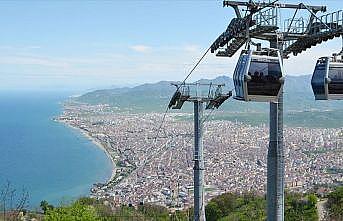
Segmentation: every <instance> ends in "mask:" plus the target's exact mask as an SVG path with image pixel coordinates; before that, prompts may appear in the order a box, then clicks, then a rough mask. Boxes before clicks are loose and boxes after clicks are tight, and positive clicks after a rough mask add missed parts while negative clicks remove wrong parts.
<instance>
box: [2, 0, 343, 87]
mask: <svg viewBox="0 0 343 221" xmlns="http://www.w3.org/2000/svg"><path fill="white" fill-rule="evenodd" d="M281 2H284V1H281ZM288 2H291V3H299V2H297V1H294V0H291V1H288ZM304 3H310V4H316V5H323V4H324V5H327V6H328V11H329V12H330V11H337V10H339V9H343V1H341V0H326V1H321V0H318V1H315V0H312V1H304ZM306 15H308V14H306ZM282 16H283V18H287V17H291V14H290V13H289V12H283V14H282ZM233 17H234V11H233V9H232V8H223V7H222V1H215V0H207V1H205V0H203V1H201V0H200V1H195V0H194V1H191V0H188V1H187V0H185V1H182V0H177V1H167V0H161V1H159V0H150V1H143V0H142V1H139V0H135V1H126V0H125V1H124V0H122V1H121V0H112V1H76V0H73V1H66V0H61V1H57V0H53V1H38V0H35V1H0V33H1V34H0V90H7V89H8V90H20V89H24V90H26V89H40V90H41V89H58V90H68V89H82V90H90V89H95V88H108V87H114V86H132V85H137V84H142V83H149V82H157V81H161V80H171V81H179V80H183V78H184V77H185V76H186V75H187V73H188V72H189V71H190V70H191V68H192V67H193V65H194V64H195V63H196V62H197V60H198V59H199V58H200V57H201V55H202V54H203V53H204V51H205V50H206V49H207V48H208V47H209V46H210V45H211V43H212V42H213V41H214V40H215V39H216V38H217V36H218V35H219V34H221V33H222V32H223V31H224V30H225V29H226V27H227V25H228V23H229V22H230V20H231V19H232V18H233ZM341 41H342V40H341V39H340V38H336V39H334V40H331V41H329V42H326V43H324V44H322V45H321V46H317V47H316V48H313V49H310V50H308V51H306V52H305V53H302V54H300V55H299V56H297V57H292V56H291V58H290V59H287V60H286V61H285V72H286V74H289V75H302V74H311V73H312V71H313V68H314V65H315V61H316V59H317V58H318V57H321V56H325V55H330V54H332V53H334V52H338V51H340V49H341V47H342V44H341ZM238 54H239V53H237V54H236V55H235V56H234V57H232V58H219V57H215V55H214V54H208V55H207V56H206V57H205V60H204V62H202V63H201V64H200V66H199V68H198V69H197V70H196V71H195V72H194V74H192V76H191V78H190V81H193V80H197V79H201V78H215V77H217V76H220V75H229V76H232V73H233V70H234V68H235V64H236V62H237V59H238Z"/></svg>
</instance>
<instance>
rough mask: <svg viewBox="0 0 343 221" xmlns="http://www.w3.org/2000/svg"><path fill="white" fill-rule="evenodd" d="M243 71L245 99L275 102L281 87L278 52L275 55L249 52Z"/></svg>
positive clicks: (281, 78) (281, 69)
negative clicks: (245, 68)
mask: <svg viewBox="0 0 343 221" xmlns="http://www.w3.org/2000/svg"><path fill="white" fill-rule="evenodd" d="M247 67H248V68H247V70H246V72H245V76H246V80H245V81H244V82H245V87H244V90H245V91H244V92H245V95H246V99H245V100H246V101H259V102H277V99H278V97H279V94H280V91H281V89H282V87H283V81H284V80H283V67H282V61H281V57H280V53H279V52H277V56H266V55H254V54H252V53H250V59H249V65H248V66H247Z"/></svg>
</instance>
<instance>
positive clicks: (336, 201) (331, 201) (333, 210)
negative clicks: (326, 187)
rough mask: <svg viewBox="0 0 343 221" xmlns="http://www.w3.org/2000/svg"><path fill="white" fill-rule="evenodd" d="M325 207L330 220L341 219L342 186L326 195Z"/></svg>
mask: <svg viewBox="0 0 343 221" xmlns="http://www.w3.org/2000/svg"><path fill="white" fill-rule="evenodd" d="M327 208H328V210H329V211H328V212H329V217H330V220H343V186H341V187H338V188H337V189H336V190H335V191H333V192H331V193H330V194H329V195H328V202H327Z"/></svg>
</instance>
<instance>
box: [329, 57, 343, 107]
mask: <svg viewBox="0 0 343 221" xmlns="http://www.w3.org/2000/svg"><path fill="white" fill-rule="evenodd" d="M328 64H329V65H328V69H327V70H328V84H327V90H328V99H330V100H343V62H330V63H328Z"/></svg>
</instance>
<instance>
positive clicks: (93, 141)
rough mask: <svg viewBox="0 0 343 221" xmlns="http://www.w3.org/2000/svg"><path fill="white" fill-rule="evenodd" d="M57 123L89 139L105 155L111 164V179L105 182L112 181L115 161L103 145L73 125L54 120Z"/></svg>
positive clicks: (114, 174) (114, 172) (114, 173)
mask: <svg viewBox="0 0 343 221" xmlns="http://www.w3.org/2000/svg"><path fill="white" fill-rule="evenodd" d="M54 120H55V121H57V122H60V123H63V124H64V125H66V126H68V127H70V128H71V129H73V130H76V131H78V132H79V133H81V134H82V135H83V136H84V137H86V138H87V139H89V140H90V141H91V142H92V143H93V144H95V146H96V147H98V148H99V149H101V150H102V151H104V153H105V154H106V156H107V157H108V158H109V159H110V160H111V163H112V173H111V177H110V178H109V179H108V180H107V183H108V182H110V181H111V180H113V179H114V177H115V176H116V161H115V160H114V159H113V157H112V155H111V154H110V152H109V151H108V149H107V148H106V146H105V145H103V144H102V143H101V141H100V140H98V139H96V138H95V137H92V136H91V135H90V134H89V132H87V131H85V130H82V129H81V128H79V127H76V126H74V125H71V124H68V123H67V122H66V121H63V120H61V119H58V118H56V119H54Z"/></svg>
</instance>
